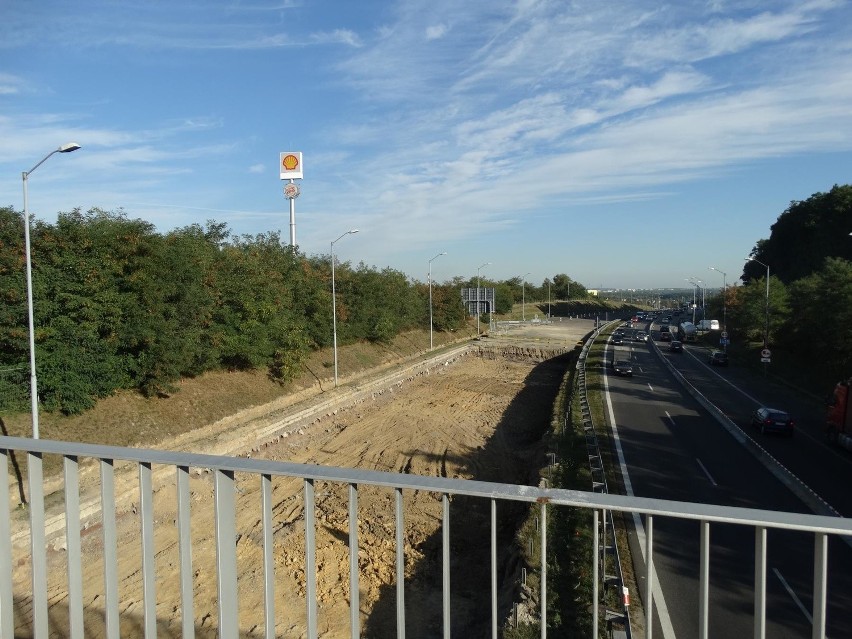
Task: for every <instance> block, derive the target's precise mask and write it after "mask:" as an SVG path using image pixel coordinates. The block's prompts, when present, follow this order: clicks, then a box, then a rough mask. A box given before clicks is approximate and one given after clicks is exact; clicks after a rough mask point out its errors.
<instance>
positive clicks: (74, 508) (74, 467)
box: [0, 455, 85, 639]
mask: <svg viewBox="0 0 852 639" xmlns="http://www.w3.org/2000/svg"><path fill="white" fill-rule="evenodd" d="M62 465H63V474H64V478H65V546H66V549H67V550H66V552H67V554H68V557H67V560H68V561H67V565H68V631H69V634H70V636H71V638H72V639H83V637H84V633H85V629H84V625H83V562H82V551H81V545H80V478H79V474H78V472H79V464H78V462H77V458H76V457H75V456H73V455H66V456H65V457H64V458H63V461H62ZM0 636H3V633H0Z"/></svg>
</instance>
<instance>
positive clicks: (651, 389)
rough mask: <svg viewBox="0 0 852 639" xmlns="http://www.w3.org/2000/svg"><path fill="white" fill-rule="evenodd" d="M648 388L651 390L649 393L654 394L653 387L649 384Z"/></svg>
mask: <svg viewBox="0 0 852 639" xmlns="http://www.w3.org/2000/svg"><path fill="white" fill-rule="evenodd" d="M648 388H650V389H651V392H652V393H653V392H654V387H653V386H651V385H650V384H648Z"/></svg>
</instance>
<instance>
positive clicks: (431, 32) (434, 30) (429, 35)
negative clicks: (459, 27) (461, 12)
mask: <svg viewBox="0 0 852 639" xmlns="http://www.w3.org/2000/svg"><path fill="white" fill-rule="evenodd" d="M446 33H447V25H445V24H435V25H432V26H428V27H426V39H427V40H438V39H440V38H443V37H444V35H446Z"/></svg>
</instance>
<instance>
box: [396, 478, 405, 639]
mask: <svg viewBox="0 0 852 639" xmlns="http://www.w3.org/2000/svg"><path fill="white" fill-rule="evenodd" d="M394 491H395V493H396V636H397V639H405V535H404V532H405V524H404V522H403V503H402V488H395V489H394Z"/></svg>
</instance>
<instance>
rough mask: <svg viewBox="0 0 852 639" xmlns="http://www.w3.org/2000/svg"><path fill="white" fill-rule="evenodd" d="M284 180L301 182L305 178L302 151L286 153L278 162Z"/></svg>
mask: <svg viewBox="0 0 852 639" xmlns="http://www.w3.org/2000/svg"><path fill="white" fill-rule="evenodd" d="M278 170H279V172H280V173H281V179H282V180H301V179H302V178H303V177H304V174H303V169H302V152H301V151H284V152H282V153H281V157H280V158H279V160H278Z"/></svg>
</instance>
